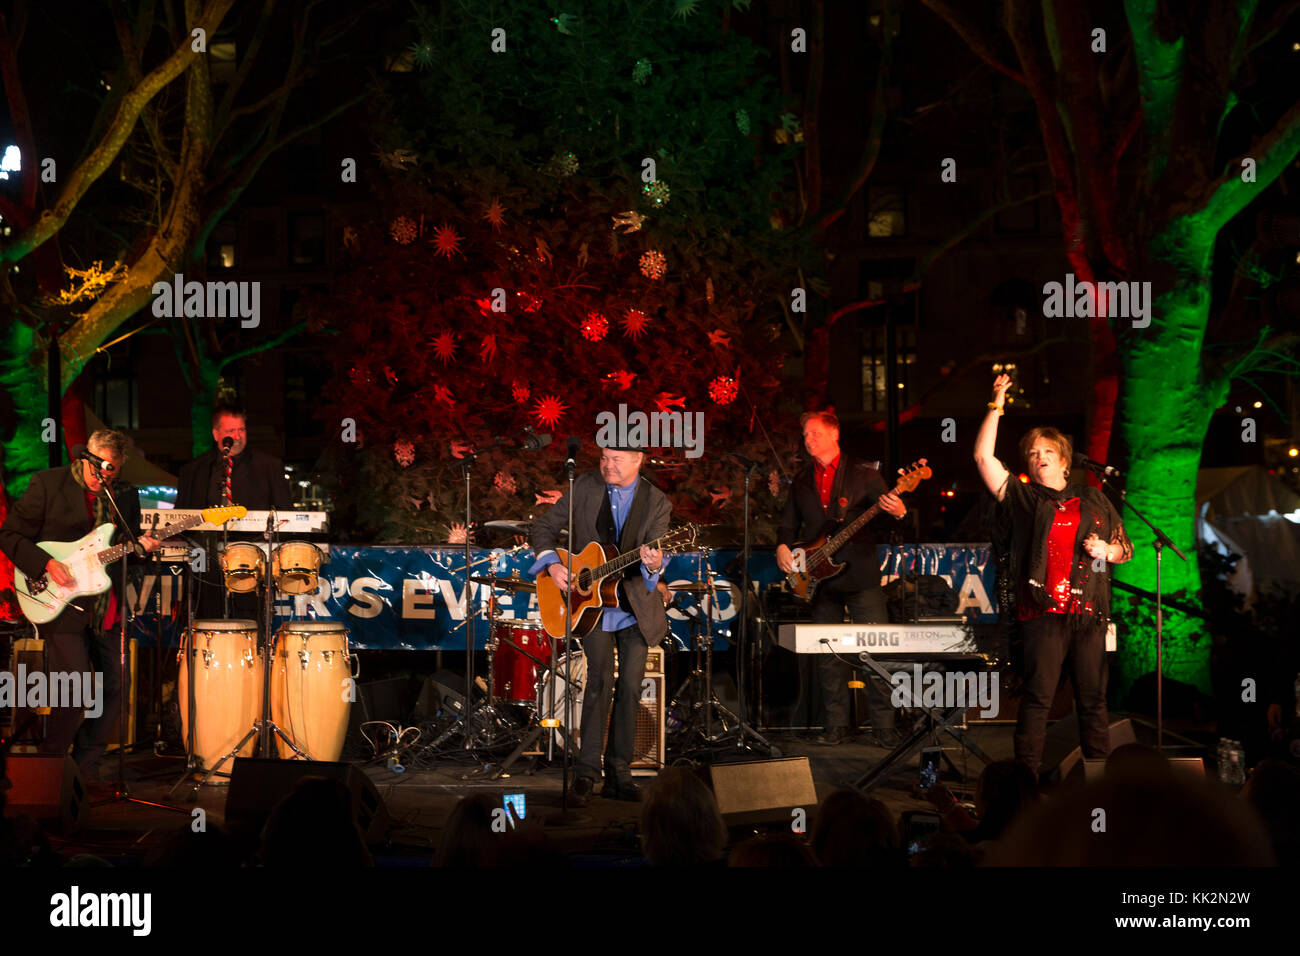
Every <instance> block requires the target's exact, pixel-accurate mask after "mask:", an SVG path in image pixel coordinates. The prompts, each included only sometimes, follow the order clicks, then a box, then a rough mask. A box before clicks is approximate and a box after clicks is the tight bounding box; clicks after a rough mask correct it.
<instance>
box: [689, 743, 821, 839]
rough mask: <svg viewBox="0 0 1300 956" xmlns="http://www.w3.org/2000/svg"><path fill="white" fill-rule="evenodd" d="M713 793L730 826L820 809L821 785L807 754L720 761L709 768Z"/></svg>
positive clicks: (778, 820)
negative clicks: (813, 772)
mask: <svg viewBox="0 0 1300 956" xmlns="http://www.w3.org/2000/svg"><path fill="white" fill-rule="evenodd" d="M709 775H710V781H711V783H712V785H713V795H714V796H715V797H716V798H717V800H718V809H719V810H721V811H722V819H723V820H725V821H726V822H727V825H728V826H745V825H748V824H752V823H786V824H788V823H789V822H790V821H791V820H792V819H793V817H792V815H791V811H793V810H795V809H797V808H802V809H804V810H805V811H807V814H808V816H810V817H811V816H813V815H814V814H815V813H816V811H817V788H816V787H815V786H813V777H812V766H811V765H810V764H809V763H808V758H807V757H783V758H781V759H779V760H753V761H745V762H743V763H718V764H714V765H713V766H712V767H711V768H710V769H709Z"/></svg>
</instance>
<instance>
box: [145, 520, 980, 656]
mask: <svg viewBox="0 0 1300 956" xmlns="http://www.w3.org/2000/svg"><path fill="white" fill-rule="evenodd" d="M327 550H328V556H327V559H326V561H325V563H324V564H323V565H322V567H321V572H320V582H319V586H318V588H317V590H316V592H315V593H314V594H303V595H297V596H294V597H290V596H287V595H283V594H277V601H276V604H275V614H276V625H277V626H278V625H279V624H281V623H284V622H285V621H288V620H304V619H310V620H336V621H342V622H343V623H344V624H345V625H347V627H348V630H349V642H350V644H351V646H352V647H354V648H357V649H359V650H415V651H434V650H449V651H454V650H463V649H464V647H465V627H466V624H465V570H464V567H465V552H464V551H463V550H462V549H460V548H455V547H443V548H413V547H398V546H394V547H353V546H351V545H333V546H330V547H329V548H328V549H327ZM736 555H737V552H736V551H713V552H710V553H709V566H710V567H711V568H712V569H713V571H714V572H715V575H716V577H715V583H717V584H732V582H731V581H730V580H728V579H727V578H726V577H724V576H723V574H722V572H723V571H724V570H725V569H726V568H727V566H728V565H730V564H731V563H732V561H733V560H734V559H735V558H736ZM470 560H471V562H472V564H473V566H472V567H471V569H470V573H471V574H472V575H473V576H475V577H480V576H489V575H491V576H496V577H510V576H512V575H515V574H518V576H520V577H523V578H526V579H527V578H529V577H530V576H529V575H528V569H529V568H530V567H531V566H532V564H533V554H532V552H531V551H517V552H513V553H509V552H503V551H500V550H495V551H488V550H486V549H482V548H471V549H470ZM880 562H881V564H880V567H881V584H882V585H884V584H887V583H888V582H889V581H892V580H893V579H894V578H896V577H898V576H899V575H900V574H904V573H912V572H919V573H920V574H933V575H938V576H940V577H943V578H944V579H945V580H947V581H948V583H949V584H951V585H952V588H953V591H954V592H955V593H956V594H957V607H956V608H955V609H954V610H955V612H956V613H960V614H964V615H967V616H969V617H972V618H974V619H977V620H985V621H992V620H996V609H995V608H994V607H993V605H992V601H991V598H992V595H993V594H994V593H995V592H994V587H993V564H992V558H991V556H990V553H989V546H988V545H986V544H922V545H904V546H902V547H900V548H897V549H893V548H890V547H888V546H886V545H882V546H881V548H880ZM703 572H704V568H703V554H702V553H701V552H691V553H683V554H675V555H672V557H671V560H670V561H669V563H668V567H667V570H666V571H665V573H664V577H663V580H664V581H665V582H666V583H667V584H668V585H669V587H672V586H673V585H675V584H681V583H687V582H692V581H695V580H697V579H699V578H701V577H703ZM749 573H750V578H751V584H752V586H753V593H754V595H755V596H756V597H755V598H754V599H752V600H756V599H757V596H758V595H760V594H761V593H762V592H763V591H764V590H766V589H767V588H768V587H770V586H771V585H772V584H773V583H775V582H777V581H778V580H779V579H780V578H781V573H780V571H779V570H778V569H777V566H776V558H775V556H774V554H773V553H772V552H771V551H767V550H764V551H755V552H753V554H752V555H751V556H750V566H749ZM737 586H738V584H737ZM158 587H159V582H158V580H157V576H156V575H146V576H145V577H144V579H143V581H142V582H141V584H140V586H139V588H138V589H137V587H136V585H134V584H132V585H131V586H129V587H128V599H129V600H130V601H131V604H132V606H137V604H136V602H137V601H138V600H139V598H140V596H141V595H143V598H144V602H145V605H146V606H145V609H144V612H143V613H142V614H140V615H139V616H138V617H137V618H136V619H135V622H134V632H133V636H134V637H136V638H138V639H139V640H140V641H141V643H143V644H146V645H150V644H153V643H155V636H156V634H157V630H158V619H157V592H156V591H155V589H156V588H158ZM470 588H471V590H470V603H471V607H472V608H473V609H474V612H475V613H474V626H473V629H474V646H475V647H476V648H478V649H480V650H481V649H482V648H483V646H484V644H485V643H486V641H487V639H488V634H489V629H490V622H489V611H490V610H491V613H493V614H495V615H496V616H497V617H505V618H516V619H523V618H530V617H533V618H536V617H537V616H538V615H537V596H536V594H530V593H524V592H515V593H513V594H512V593H507V592H503V591H497V592H496V594H497V599H496V602H495V607H493V608H491V609H489V599H490V597H491V595H492V589H491V588H490V587H489V586H488V585H486V584H479V583H475V582H471V585H470ZM161 593H162V601H163V605H164V607H166V608H171V607H172V606H173V604H174V600H175V597H176V595H177V594H178V593H179V585H178V577H177V576H176V575H164V576H163V579H162V582H161ZM738 599H739V594H738V593H737V592H732V591H728V590H724V591H721V592H719V595H718V601H717V605H716V607H713V608H712V613H711V615H710V616H711V618H712V622H713V624H712V633H713V636H714V648H715V649H717V650H726V649H727V648H728V647H729V646H730V645H729V642H728V638H729V637H730V635H731V628H732V626H733V625H734V624H735V619H736V614H737V602H738ZM680 603H681V604H682V605H683V607H684V609H685V610H686V611H689V609H691V608H700V607H701V606H702V603H704V602H702V601H701V596H700V595H693V594H692V595H686V596H683V597H682V598H681V601H680ZM668 617H669V622H670V625H671V630H672V634H673V636H674V637H675V638H676V639H677V641H678V643H679V645H680V646H682V647H686V646H688V642H689V639H690V621H689V615H688V613H684V611H680V610H677V609H673V610H670V611H669V612H668ZM163 640H164V642H165V643H168V644H173V643H175V639H174V636H173V627H172V621H171V619H170V616H168V617H166V618H165V619H164V622H163Z"/></svg>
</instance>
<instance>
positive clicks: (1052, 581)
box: [1017, 498, 1085, 621]
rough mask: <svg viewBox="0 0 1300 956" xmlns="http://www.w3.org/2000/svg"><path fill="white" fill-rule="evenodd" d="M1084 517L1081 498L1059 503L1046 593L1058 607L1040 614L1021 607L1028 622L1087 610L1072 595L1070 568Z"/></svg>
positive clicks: (1049, 538) (1049, 546)
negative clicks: (1033, 619)
mask: <svg viewBox="0 0 1300 956" xmlns="http://www.w3.org/2000/svg"><path fill="white" fill-rule="evenodd" d="M1081 517H1082V513H1081V506H1080V501H1079V499H1078V498H1068V499H1066V500H1065V501H1062V502H1061V503H1060V506H1058V508H1057V512H1056V515H1055V517H1054V519H1053V521H1052V529H1051V530H1050V531H1049V532H1048V533H1047V591H1048V593H1049V594H1051V595H1052V598H1053V599H1054V600H1055V601H1056V607H1053V608H1047V609H1045V610H1039V609H1038V608H1035V607H1027V606H1026V605H1024V604H1021V605H1020V606H1019V609H1018V613H1017V616H1018V617H1019V618H1020V620H1022V621H1027V620H1029V619H1030V618H1032V617H1038V616H1039V615H1040V614H1082V613H1084V611H1085V608H1084V607H1083V606H1082V605H1081V604H1080V603H1079V596H1078V595H1073V594H1071V593H1070V567H1071V565H1072V564H1073V562H1074V540H1075V538H1076V537H1077V536H1078V532H1079V521H1080V519H1081Z"/></svg>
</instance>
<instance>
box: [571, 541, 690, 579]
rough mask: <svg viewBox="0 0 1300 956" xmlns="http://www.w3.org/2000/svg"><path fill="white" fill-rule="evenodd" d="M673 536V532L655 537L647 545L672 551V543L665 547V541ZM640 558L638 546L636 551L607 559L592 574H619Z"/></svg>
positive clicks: (604, 576) (595, 576)
mask: <svg viewBox="0 0 1300 956" xmlns="http://www.w3.org/2000/svg"><path fill="white" fill-rule="evenodd" d="M672 537H673V535H672V534H666V535H663V536H662V537H659V538H655V539H654V540H653V541H647V542H646V544H645V547H647V548H663V550H665V551H671V550H672V545H669V546H668V547H666V548H664V547H663V542H664V541H667V540H669V539H671V538H672ZM640 560H641V549H640V548H637V549H636V550H635V551H628V552H626V553H624V554H620V555H619V556H618V557H616V558H613V559H611V560H609V561H606V562H605V563H604V564H602V565H600V566H598V567H595V568H592V569H591V575H592V577H594V578H607V577H609V576H610V575H611V574H617V573H618V572H620V571H622V570H623V569H624V568H629V567H631V566H632V565H634V564H636V562H638V561H640Z"/></svg>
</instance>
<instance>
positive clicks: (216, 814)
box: [51, 723, 1013, 866]
mask: <svg viewBox="0 0 1300 956" xmlns="http://www.w3.org/2000/svg"><path fill="white" fill-rule="evenodd" d="M1012 730H1013V727H1012V726H1011V725H1010V724H1001V723H999V724H990V723H972V724H971V726H970V730H969V731H968V733H969V736H970V739H971V740H972V741H973V742H974V743H975V744H976V745H977V746H978V747H979V748H981V749H982V750H983V751H984V752H985V753H987V754H988V755H989V757H990V758H991V759H993V760H1000V759H1005V758H1009V757H1010V756H1011V755H1012ZM765 736H766V737H767V738H768V740H769V741H770V742H771V743H772V744H773V745H774V746H775V747H777V748H778V749H779V750H780V756H782V757H798V756H807V757H808V758H809V763H810V766H811V769H812V775H813V780H814V783H815V785H816V789H817V796H818V799H819V800H821V799H823V798H825V797H826V795H827V794H829V793H831V792H832V791H833V790H835V789H836V788H838V787H841V786H846V785H848V784H849V783H851V782H853V781H855V780H857V779H858V778H859V777H860V776H861V775H862V774H864V773H865V772H866V771H867V770H869V769H870V768H871V767H872V766H874V765H876V764H877V763H879V761H880V760H881V759H883V758H884V757H885V756H886V755H887V754H888V752H889V751H887V750H886V749H884V748H881V747H877V746H874V745H873V744H872V743H871V738H870V735H869V734H868V733H861V734H858V735H856V736H855V737H853V738H852V739H851V740H850V741H848V742H846V743H843V744H840V745H838V746H835V747H824V746H819V745H817V744H816V743H814V741H813V737H814V736H815V734H813V733H778V732H773V733H770V734H765ZM943 744H944V747H945V751H946V753H947V754H948V756H949V757H950V758H951V760H952V761H953V763H954V764H955V765H956V768H957V769H958V770H959V771H961V772H963V773H964V774H965V781H964V782H963V781H962V780H961V778H960V777H958V776H957V775H955V774H953V773H952V771H951V769H949V768H946V767H945V772H944V778H943V779H944V782H945V783H946V784H947V785H948V787H949V788H950V789H951V790H953V792H954V793H956V794H957V795H958V796H959V798H963V799H964V798H966V797H968V796H970V795H971V794H972V792H973V787H974V784H975V781H976V779H977V778H978V777H979V773H980V770H981V768H982V767H983V764H982V762H981V761H980V760H979V759H978V758H976V757H975V756H974V755H972V754H970V753H969V752H967V751H965V750H964V749H962V748H961V747H960V746H959V745H958V743H957V741H955V740H953V739H952V738H950V737H947V736H946V735H945V736H944V738H943ZM670 756H673V755H672V754H671V752H670ZM115 759H116V758H115V757H112V756H110V758H109V761H106V762H111V761H112V760H115ZM754 759H762V756H761V755H760V754H758V753H753V754H747V753H745V752H743V751H738V750H736V749H732V750H729V751H727V752H724V753H722V754H720V755H719V756H718V757H717V758H715V762H723V761H727V762H729V761H732V760H754ZM557 761H558V754H557ZM917 763H918V761H917V758H916V757H915V756H913V757H912V758H911V759H910V761H909V762H908V763H907V765H906V767H907V769H906V770H905V771H903V772H899V773H898V774H896V775H895V776H893V777H891V778H889V779H887V780H885V781H883V782H882V783H881V784H880V785H878V786H876V787H875V788H873V789H872V790H871V795H872V796H875V797H877V798H879V799H880V800H882V801H884V803H885V804H886V805H888V806H889V808H890V809H891V810H892V811H893V813H894V814H895V816H897V815H899V814H901V813H902V812H903V811H905V810H924V809H928V808H929V806H930V805H929V804H928V803H926V802H925V801H924V800H922V799H921V798H920V797H919V796H918V795H916V794H915V792H914V789H913V784H914V782H915V779H916V772H917ZM357 766H358V767H360V768H361V769H363V770H364V771H365V773H366V774H367V775H368V776H369V777H370V779H371V780H372V781H373V782H374V784H375V786H376V788H377V789H378V791H379V793H380V795H381V796H382V797H383V800H384V803H385V805H386V807H387V809H388V813H389V815H390V817H391V826H390V829H389V838H388V842H387V843H386V844H384V845H382V846H380V847H376V848H373V851H374V855H375V859H376V863H377V864H378V865H381V866H384V865H390V866H423V865H427V864H428V862H429V861H430V859H431V858H432V854H433V852H434V849H435V848H436V847H437V845H438V842H439V839H440V836H441V832H442V828H443V826H444V825H445V824H446V821H447V817H448V815H449V814H450V813H451V810H452V808H453V807H454V806H455V804H456V801H457V800H458V799H460V798H461V797H463V796H465V795H467V794H471V793H475V792H486V793H490V794H506V793H520V792H522V793H524V794H526V799H527V810H528V817H529V819H530V820H533V819H537V818H542V819H545V818H546V817H548V816H550V815H552V814H554V813H555V812H556V811H558V810H559V809H560V807H561V790H562V778H561V771H560V768H559V765H558V762H557V763H556V764H555V765H554V766H546V765H543V766H542V767H540V768H539V769H538V770H537V772H535V773H528V772H527V769H528V763H527V761H525V760H521V761H520V762H519V763H518V764H516V766H515V768H514V772H513V773H512V774H511V775H510V776H508V777H504V778H501V779H498V780H490V779H478V778H475V777H474V775H473V772H474V770H475V766H476V765H475V764H474V763H473V762H472V758H471V757H470V756H469V755H468V754H465V755H460V759H456V760H453V759H451V758H447V759H445V760H443V761H441V762H434V763H433V764H432V765H431V766H430V767H429V768H428V769H408V770H406V772H404V773H400V774H399V773H394V772H393V771H391V770H389V769H387V768H386V767H385V766H384V765H383V764H382V763H378V764H371V765H366V764H364V763H358V764H357ZM126 768H127V778H128V784H127V785H128V788H129V790H130V793H131V796H133V797H135V798H137V799H141V800H149V801H154V802H158V803H170V804H172V805H173V806H177V807H179V808H181V810H182V811H183V815H182V813H177V812H175V811H170V810H165V809H161V808H156V807H151V806H144V805H141V804H135V803H127V802H114V803H108V804H104V805H100V806H95V807H94V808H93V809H92V810H91V814H90V818H89V820H88V822H87V824H86V825H85V826H83V827H82V828H81V829H80V830H78V831H77V832H76V833H74V834H72V835H71V836H68V837H62V836H58V835H54V834H52V835H51V839H52V842H53V844H54V848H55V849H56V850H57V851H58V852H60V853H61V854H63V855H64V856H72V855H75V854H78V853H89V854H93V855H95V856H99V857H102V858H104V859H106V860H109V861H110V862H112V863H114V864H115V865H125V866H138V865H142V864H143V863H144V862H145V860H146V858H147V857H148V856H149V854H150V852H151V851H153V850H155V849H156V848H157V847H159V846H160V845H161V843H162V841H164V840H165V839H166V838H167V837H168V836H169V834H171V833H173V832H175V831H176V830H179V829H181V828H182V827H185V828H188V827H189V826H190V825H191V821H192V819H193V816H192V811H193V809H194V808H195V807H199V808H202V809H203V810H204V812H205V814H206V825H207V826H209V827H213V826H217V827H219V826H223V825H224V823H225V806H226V793H227V790H228V789H229V788H228V786H215V787H212V786H210V787H204V788H202V789H201V790H200V792H199V794H198V797H197V801H196V802H192V803H191V802H188V799H187V798H188V796H189V793H190V791H191V789H192V788H191V786H190V785H189V784H188V783H187V784H185V785H183V786H181V787H179V788H177V789H176V791H175V792H174V793H173V794H171V795H170V796H169V791H170V790H171V789H172V787H173V785H174V784H176V782H177V781H178V780H179V779H180V778H181V776H182V771H183V767H182V764H181V761H180V760H179V759H178V758H168V757H165V756H156V755H154V754H151V753H147V754H133V755H129V756H128V757H127V759H126ZM638 780H639V782H640V783H642V784H643V785H645V784H648V783H649V782H650V780H651V778H649V777H639V778H638ZM102 791H103V787H100V788H98V789H96V790H95V791H94V793H93V795H94V796H96V797H99V798H102V797H104V796H107V795H108V793H109V792H111V791H109V792H102ZM637 818H638V805H637V804H634V803H626V802H621V801H616V800H605V799H603V798H600V797H595V798H593V799H592V800H591V802H590V804H589V805H588V806H587V807H586V808H584V809H583V810H580V811H576V812H573V813H572V814H571V819H570V820H569V821H568V822H566V823H564V824H563V825H556V824H548V826H547V828H546V831H547V836H548V839H549V840H550V841H551V842H552V843H553V844H554V845H555V846H556V847H557V848H558V849H560V850H562V851H564V852H565V853H570V854H583V855H585V854H590V855H592V856H594V857H599V856H603V855H608V856H610V857H621V856H629V855H636V854H637V853H638V842H637V837H636V832H635V827H636V824H637Z"/></svg>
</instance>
